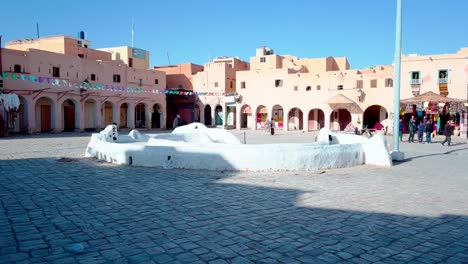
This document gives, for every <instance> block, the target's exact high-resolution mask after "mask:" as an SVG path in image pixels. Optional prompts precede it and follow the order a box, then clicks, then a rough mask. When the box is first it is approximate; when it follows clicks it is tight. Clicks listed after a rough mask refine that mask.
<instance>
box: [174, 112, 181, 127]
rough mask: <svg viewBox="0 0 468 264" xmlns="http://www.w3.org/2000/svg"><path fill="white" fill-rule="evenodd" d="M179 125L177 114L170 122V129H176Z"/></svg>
mask: <svg viewBox="0 0 468 264" xmlns="http://www.w3.org/2000/svg"><path fill="white" fill-rule="evenodd" d="M180 123H181V122H180V115H179V114H177V115H176V117H175V118H174V121H172V128H177V127H178V126H180Z"/></svg>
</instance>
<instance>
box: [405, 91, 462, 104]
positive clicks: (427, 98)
mask: <svg viewBox="0 0 468 264" xmlns="http://www.w3.org/2000/svg"><path fill="white" fill-rule="evenodd" d="M463 101H464V100H460V99H455V98H450V97H445V96H442V95H440V94H436V93H434V92H426V93H423V94H420V95H417V96H415V97H412V98H407V99H403V100H401V103H404V104H417V103H424V102H435V103H463Z"/></svg>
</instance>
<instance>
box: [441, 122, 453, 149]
mask: <svg viewBox="0 0 468 264" xmlns="http://www.w3.org/2000/svg"><path fill="white" fill-rule="evenodd" d="M444 136H445V140H444V141H442V142H440V144H442V146H445V145H444V144H445V142H447V146H450V143H451V141H452V122H451V121H450V120H449V121H448V122H447V124H445V128H444Z"/></svg>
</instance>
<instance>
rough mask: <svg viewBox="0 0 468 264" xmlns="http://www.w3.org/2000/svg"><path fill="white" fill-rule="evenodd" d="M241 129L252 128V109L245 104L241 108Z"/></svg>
mask: <svg viewBox="0 0 468 264" xmlns="http://www.w3.org/2000/svg"><path fill="white" fill-rule="evenodd" d="M240 122H241V128H252V126H253V123H254V122H253V119H252V109H251V107H250V105H248V104H245V105H243V106H242V107H241V121H240Z"/></svg>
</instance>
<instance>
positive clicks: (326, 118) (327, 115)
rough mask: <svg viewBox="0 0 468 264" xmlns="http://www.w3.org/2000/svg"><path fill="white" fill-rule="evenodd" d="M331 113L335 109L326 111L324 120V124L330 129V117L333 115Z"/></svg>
mask: <svg viewBox="0 0 468 264" xmlns="http://www.w3.org/2000/svg"><path fill="white" fill-rule="evenodd" d="M331 113H333V110H332V111H331V112H328V113H327V112H324V118H325V120H324V121H325V122H324V124H323V125H324V126H325V127H326V128H329V129H332V127H331V124H330V120H331V119H330V115H331Z"/></svg>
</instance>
